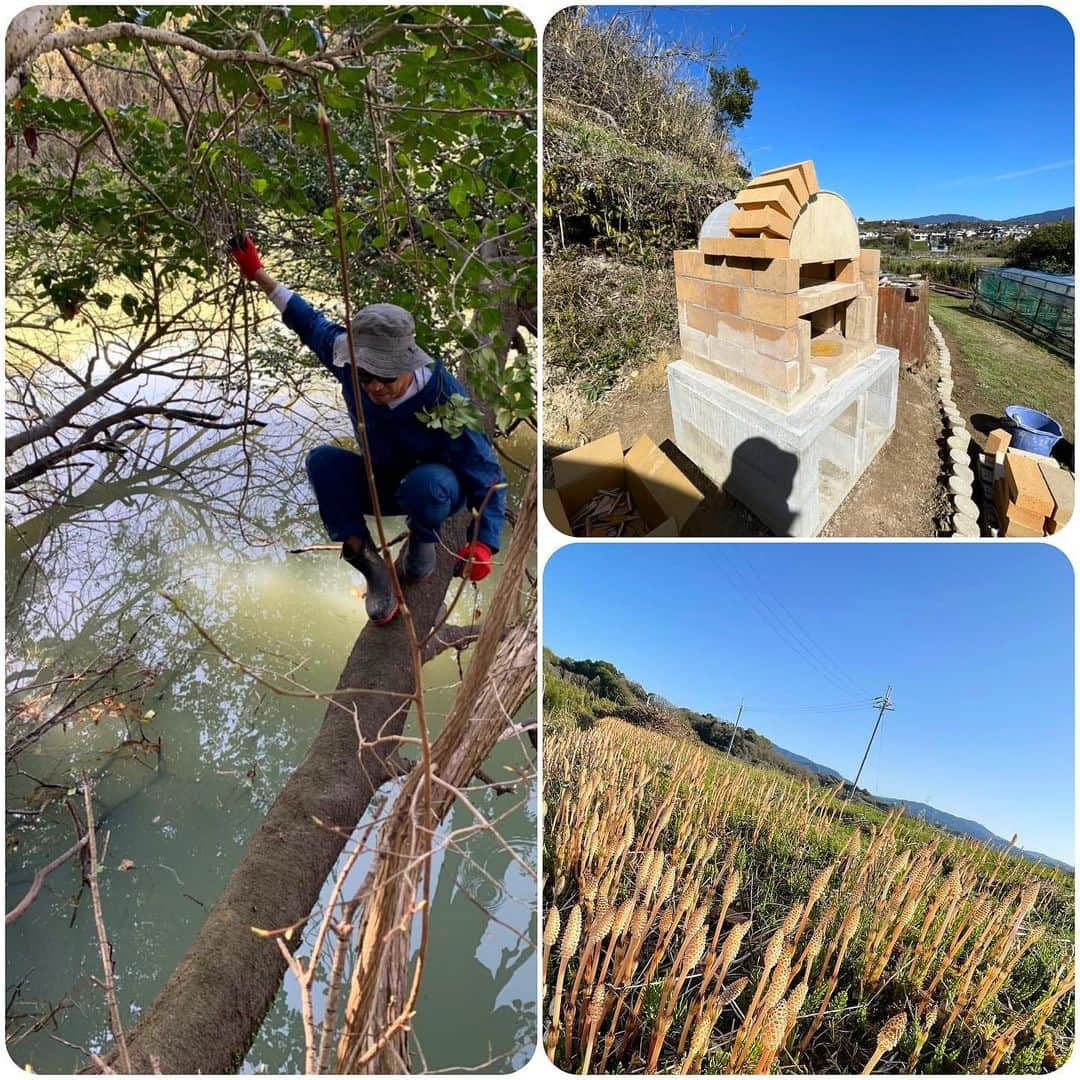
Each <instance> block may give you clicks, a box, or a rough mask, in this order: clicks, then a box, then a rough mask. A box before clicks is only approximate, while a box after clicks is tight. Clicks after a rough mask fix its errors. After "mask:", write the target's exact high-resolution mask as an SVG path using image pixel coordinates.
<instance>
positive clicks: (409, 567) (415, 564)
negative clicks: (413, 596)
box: [401, 532, 436, 581]
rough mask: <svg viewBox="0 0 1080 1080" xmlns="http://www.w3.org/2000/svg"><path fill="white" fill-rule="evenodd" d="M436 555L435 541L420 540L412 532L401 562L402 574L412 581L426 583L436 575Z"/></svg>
mask: <svg viewBox="0 0 1080 1080" xmlns="http://www.w3.org/2000/svg"><path fill="white" fill-rule="evenodd" d="M435 555H436V551H435V544H434V542H433V541H426V540H418V539H417V538H416V533H414V532H410V533H409V539H408V541H407V542H406V544H405V557H404V559H402V561H401V569H402V572H403V573H404V574H405V576H406V577H407V578H408V579H409V580H410V581H425V580H426V579H427V578H429V577H431V575H432V574H433V573H435Z"/></svg>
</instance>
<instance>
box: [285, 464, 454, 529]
mask: <svg viewBox="0 0 1080 1080" xmlns="http://www.w3.org/2000/svg"><path fill="white" fill-rule="evenodd" d="M305 465H306V468H307V474H308V479H309V480H310V481H311V486H312V488H314V490H315V499H316V501H317V502H318V504H319V516H320V517H321V518H322V521H323V525H324V526H325V527H326V532H327V535H328V536H329V537H330V539H331V540H334V541H336V542H338V543H341V542H342V541H344V540H345V539H346V538H347V537H349V536H355V537H357V538H359V539H360V540H366V539H368V538H369V536H370V534H369V532H368V527H367V523H366V522H365V521H364V516H365V515H366V514H370V513H371V512H372V509H371V497H370V493H369V492H368V483H367V476H366V475H365V473H364V459H363V458H362V457H361V456H360V455H359V454H356V453H353V451H351V450H345V449H343V448H342V447H340V446H316V447H315V449H314V450H312V451H311V452H310V453H309V454H308V456H307V461H306V462H305ZM375 479H376V484H377V486H378V493H379V508H380V509H381V510H382V512H383V513H384V514H387V515H394V514H404V515H405V517H406V518H407V519H408V522H409V528H410V529H411V530H412V531H413V532H414V533H415V534H416V536H417V537H418V538H419V539H420V540H422V541H426V542H434V541H435V540H437V539H438V536H439V526H440V525H442V523H443V522H444V521H445V520H446V519H447V518H448V517H450V516H451V515H452V514H456V513H457V512H458V510H460V509H461V508H462V507H463V506H464V505H465V496H464V494H463V493H462V490H461V481H460V480H459V479H458V477H457V474H456V473H455V472H454V471H453V470H452V469H449V468H447V467H446V466H445V465H440V464H438V463H436V462H429V463H426V464H424V465H416V466H415V467H413V468H412V469H410V470H409V471H408V472H407V473H405V475H404V476H403V477H402V478H401V479H400V480H399V481H397V482H396V483H390V484H386V485H385V486H384V484H383V483H382V482H381V481H380V478H379V476H378V474H376V478H375Z"/></svg>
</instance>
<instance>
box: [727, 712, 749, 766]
mask: <svg viewBox="0 0 1080 1080" xmlns="http://www.w3.org/2000/svg"><path fill="white" fill-rule="evenodd" d="M744 703H745V702H744V701H740V702H739V715H738V716H736V717H735V727H734V728H732V729H731V740H730V741H729V742H728V744H727V756H728V757H731V748H732V747H733V746H734V745H735V735H736V734H737V733H738V730H739V721H740V720H742V710H743V705H744Z"/></svg>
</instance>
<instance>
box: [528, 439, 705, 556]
mask: <svg viewBox="0 0 1080 1080" xmlns="http://www.w3.org/2000/svg"><path fill="white" fill-rule="evenodd" d="M551 467H552V469H553V470H554V473H555V487H554V488H545V489H544V512H545V513H546V514H547V516H548V521H550V522H551V524H552V525H554V526H555V528H556V529H558V530H559V532H562V533H566V534H567V535H568V536H571V535H573V534H572V532H571V530H570V519H571V518H572V517H574V515H575V514H577V513H578V511H579V510H581V508H582V507H583V506H584V505H585V504H586V503H587V502H588V501H589V500H590V499H591V498H592V497H593V496H594V495H595V494H596V493H597V492H598V491H600V490H601V489H609V488H625V489H626V490H627V491H628V492H629V493H630V498H631V499H633V500H634V509H635V510H637V512H638V513H639V514H640V515H641V519H642V522H643V523H644V525H645V527H646V529H647V530H648V531H647V533H646V535H647V536H678V535H679V530H680V529H682V527H683V526H684V525H685V524H686V522H687V520H688V519H689V517H690V515H691V514H692V513H693V512H694V511H695V510H696V509H697V508H698V506H700V505H701V502H702V500H703V499H704V498H705V496H704V495H702V493H701V492H700V491H698V489H697V488H696V487H694V485H693V484H692V483H690V481H689V480H688V479H687V478H686V476H685V475H684V474H683V473H682V472H681V471H680V470H679V469H677V468H676V467H675V465H674V464H673V463H672V462H671V461H670V460H669V459H668V457H667V455H666V454H664V453H663V451H661V449H660V447H658V446H657V445H656V443H654V442H653V441H652V439H650V438H649V437H648V435H642V436H641V438H639V439H638V440H637V442H635V443H634V445H633V446H631V447H630V449H629V450H627V451H626V452H625V453H624V452H623V448H622V439H621V438H620V437H619V433H618V432H617V431H613V432H612V433H611V434H610V435H605V436H604V437H603V438H602V439H594V440H593V441H592V442H590V443H586V444H585V445H584V446H579V447H577V448H576V449H574V450H567V451H566V453H564V454H559V455H558V456H557V457H554V458H552V459H551Z"/></svg>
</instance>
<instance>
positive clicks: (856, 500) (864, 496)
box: [544, 348, 948, 536]
mask: <svg viewBox="0 0 1080 1080" xmlns="http://www.w3.org/2000/svg"><path fill="white" fill-rule="evenodd" d="M674 351H675V350H674V348H673V349H672V350H671V352H674ZM668 363H669V353H668V351H665V352H662V353H661V354H660V355H659V356H657V357H656V358H655V359H654V360H652V361H651V362H649V363H647V364H645V365H644V366H642V367H641V368H639V369H638V370H637V371H636V372H634V373H633V375H632V376H631V377H630V378H628V379H627V380H626V381H624V382H623V383H622V384H621V385H619V386H618V387H616V388H615V389H614V390H611V391H610V392H609V393H607V394H606V395H605V396H604V398H603V400H602V401H600V402H597V403H594V404H589V403H585V402H583V401H582V400H581V399H580V398H579V397H575V395H574V394H573V391H572V388H567V387H559V386H555V387H552V388H550V389H548V390H546V392H545V398H544V433H545V442H544V459H545V462H546V461H548V460H549V459H550V458H551V456H552V455H554V454H558V453H560V452H561V451H563V450H567V449H570V448H571V447H575V446H580V445H581V444H582V443H583V442H587V441H589V440H590V439H595V438H599V437H600V436H602V435H607V434H608V433H609V432H612V431H618V432H619V435H620V436H621V437H622V442H623V446H624V447H625V446H629V445H630V444H631V443H632V442H633V441H634V440H635V439H636V438H637V437H638V436H639V435H642V434H645V435H648V436H649V437H650V438H651V439H652V440H653V441H654V442H656V443H658V444H659V445H660V447H661V449H662V450H663V451H664V452H665V453H666V454H667V455H668V457H670V458H671V460H672V461H674V462H675V464H676V465H678V467H679V468H680V469H682V470H683V472H684V473H686V475H687V476H688V477H689V478H690V479H691V480H692V481H693V483H694V484H696V485H697V487H698V489H699V490H700V491H702V492H704V494H705V501H704V502H703V503H702V504H701V506H700V507H699V508H698V510H697V511H696V512H695V513H694V515H693V517H691V518H690V520H689V521H688V522H687V524H686V527H685V528H684V529H683V532H682V535H683V536H769V535H771V533H770V531H769V529H768V528H766V526H764V525H763V524H762V523H761V522H760V521H758V519H757V518H756V517H755V516H754V515H753V514H752V513H750V511H749V510H747V509H746V508H745V507H744V506H743V505H742V504H741V503H740V502H738V501H737V500H735V499H733V498H731V497H730V496H729V495H727V494H725V493H724V492H723V491H722V490H720V489H719V488H717V487H716V485H715V484H713V483H712V482H711V481H710V480H709V479H708V478H707V477H706V476H705V475H704V474H703V473H701V471H700V470H699V469H697V468H696V466H695V465H694V464H693V462H691V461H690V460H689V459H688V458H686V457H685V456H684V455H683V454H682V453H681V452H680V451H679V449H678V447H676V446H675V444H674V442H673V441H672V437H673V428H672V423H671V410H670V407H669V404H668V395H667V383H666V374H665V372H666V369H667V365H668ZM936 382H937V368H936V364H927V365H924V366H923V368H922V370H921V371H918V372H908V371H903V370H901V373H900V389H899V397H898V403H897V410H896V429H895V431H894V432H893V434H892V436H891V437H890V438H889V441H888V442H887V443H886V444H885V446H884V448H883V449H882V450H881V451H880V452H879V454H878V456H877V457H876V458H875V460H874V462H873V464H872V465H871V466H870V468H869V469H867V471H866V472H865V473H864V474H863V476H862V478H861V479H860V480H859V482H858V483H857V484H856V485H855V488H854V489H853V490H852V492H851V494H850V495H848V497H847V498H846V499H845V500H844V502H843V503H842V504H841V505H840V508H839V509H838V510H837V511H836V513H835V514H834V515H833V516H832V518H831V519H830V521H829V523H828V524H827V525H826V527H825V529H824V530H823V532H822V535H823V536H934V535H935V533H936V529H935V522H937V521H939V520H940V519H941V518H942V517H944V515H945V513H946V511H947V509H948V496H947V493H946V490H945V488H944V484H943V479H942V477H943V465H942V462H943V451H942V447H943V436H944V432H943V424H942V416H941V412H940V403H939V401H938V397H937V389H936V385H935V384H936ZM548 480H549V482H550V476H549V477H548Z"/></svg>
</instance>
